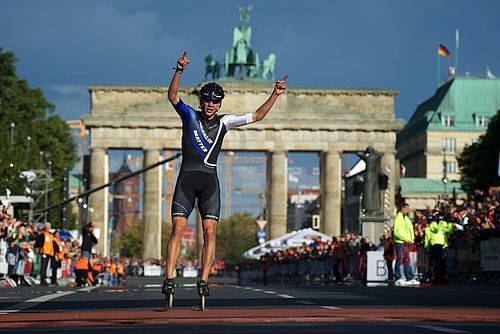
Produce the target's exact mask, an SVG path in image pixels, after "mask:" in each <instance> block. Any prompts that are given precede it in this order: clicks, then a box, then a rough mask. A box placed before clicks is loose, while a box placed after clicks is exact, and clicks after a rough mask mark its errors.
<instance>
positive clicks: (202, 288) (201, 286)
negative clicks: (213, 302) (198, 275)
mask: <svg viewBox="0 0 500 334" xmlns="http://www.w3.org/2000/svg"><path fill="white" fill-rule="evenodd" d="M196 286H197V288H198V295H199V296H200V311H205V307H206V297H208V296H210V290H209V289H208V283H207V282H206V281H203V280H199V281H198V282H197V283H196Z"/></svg>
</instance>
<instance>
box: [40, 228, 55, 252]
mask: <svg viewBox="0 0 500 334" xmlns="http://www.w3.org/2000/svg"><path fill="white" fill-rule="evenodd" d="M43 235H44V241H43V247H42V248H41V250H40V253H41V254H45V255H49V256H54V245H53V244H52V241H53V240H54V236H53V235H52V234H51V233H50V232H47V231H44V232H43Z"/></svg>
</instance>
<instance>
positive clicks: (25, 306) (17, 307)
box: [0, 291, 75, 314]
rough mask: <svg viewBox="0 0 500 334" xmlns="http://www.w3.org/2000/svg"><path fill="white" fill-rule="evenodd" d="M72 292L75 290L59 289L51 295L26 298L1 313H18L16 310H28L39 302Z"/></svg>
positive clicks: (0, 312)
mask: <svg viewBox="0 0 500 334" xmlns="http://www.w3.org/2000/svg"><path fill="white" fill-rule="evenodd" d="M72 293H75V291H58V292H56V293H52V294H49V295H44V296H40V297H36V298H33V299H30V300H26V301H24V302H22V303H19V304H16V305H13V306H11V308H10V309H6V310H0V314H7V313H16V312H20V311H24V310H27V309H29V308H32V307H35V306H36V305H38V304H41V303H44V302H47V301H49V300H52V299H56V298H59V297H63V296H66V295H70V294H72Z"/></svg>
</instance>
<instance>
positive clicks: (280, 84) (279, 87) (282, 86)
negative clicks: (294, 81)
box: [274, 74, 288, 95]
mask: <svg viewBox="0 0 500 334" xmlns="http://www.w3.org/2000/svg"><path fill="white" fill-rule="evenodd" d="M286 79H288V74H287V75H285V76H284V77H283V79H281V80H278V81H276V84H274V92H275V93H276V95H280V94H282V93H284V92H285V90H286Z"/></svg>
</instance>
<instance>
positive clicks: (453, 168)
mask: <svg viewBox="0 0 500 334" xmlns="http://www.w3.org/2000/svg"><path fill="white" fill-rule="evenodd" d="M443 169H446V173H450V174H455V173H456V172H457V162H456V161H443Z"/></svg>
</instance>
